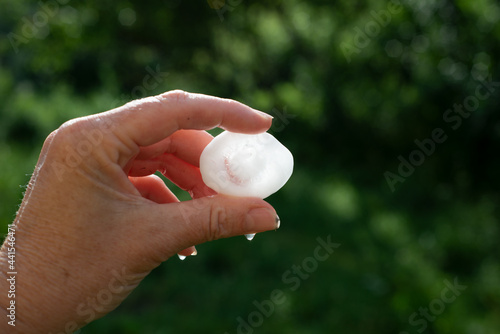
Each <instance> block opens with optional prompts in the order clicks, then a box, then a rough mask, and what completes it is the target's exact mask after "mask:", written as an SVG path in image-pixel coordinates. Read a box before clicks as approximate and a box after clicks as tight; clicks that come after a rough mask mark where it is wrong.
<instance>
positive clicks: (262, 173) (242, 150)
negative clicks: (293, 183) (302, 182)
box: [200, 131, 293, 198]
mask: <svg viewBox="0 0 500 334" xmlns="http://www.w3.org/2000/svg"><path fill="white" fill-rule="evenodd" d="M200 171H201V176H202V178H203V182H205V184H206V185H207V186H209V187H210V188H212V189H213V190H215V191H216V192H218V193H219V194H225V195H232V196H242V197H246V196H248V197H259V198H266V197H268V196H269V195H271V194H274V193H275V192H277V191H278V190H279V189H280V188H281V187H283V186H284V185H285V183H286V181H288V179H289V178H290V176H291V175H292V171H293V156H292V153H290V151H289V150H288V149H287V148H286V147H285V146H283V144H281V143H280V142H279V141H278V140H277V139H276V138H274V137H273V136H272V135H271V134H269V133H267V132H264V133H259V134H256V135H247V134H241V133H234V132H229V131H224V132H223V133H221V134H220V135H218V136H217V137H215V138H214V139H213V140H212V141H211V142H210V144H208V145H207V147H205V150H204V151H203V152H202V154H201V156H200Z"/></svg>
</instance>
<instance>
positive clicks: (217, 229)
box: [207, 204, 228, 240]
mask: <svg viewBox="0 0 500 334" xmlns="http://www.w3.org/2000/svg"><path fill="white" fill-rule="evenodd" d="M207 233H208V235H207V237H208V239H209V240H217V239H220V238H223V237H225V236H226V235H227V234H228V219H227V211H226V209H225V208H224V207H221V206H219V205H217V204H212V206H211V207H210V217H209V224H208V228H207Z"/></svg>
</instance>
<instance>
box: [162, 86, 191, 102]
mask: <svg viewBox="0 0 500 334" xmlns="http://www.w3.org/2000/svg"><path fill="white" fill-rule="evenodd" d="M160 99H161V100H168V101H171V102H175V103H183V102H185V101H186V100H187V99H189V93H188V92H185V91H183V90H180V89H176V90H172V91H170V92H166V93H163V94H161V95H160Z"/></svg>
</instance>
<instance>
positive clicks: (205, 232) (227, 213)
mask: <svg viewBox="0 0 500 334" xmlns="http://www.w3.org/2000/svg"><path fill="white" fill-rule="evenodd" d="M143 217H147V219H146V221H148V223H149V224H144V220H143V224H142V227H143V228H144V227H145V225H150V224H152V225H153V226H149V227H147V229H149V230H150V231H151V230H152V231H155V233H153V234H151V233H148V234H149V237H148V244H149V245H150V246H152V244H151V242H153V247H148V248H149V249H150V250H152V249H154V250H155V252H156V251H158V252H159V253H158V254H155V255H156V256H159V257H160V259H161V260H163V261H164V260H166V259H167V258H168V257H170V256H172V255H174V254H176V253H177V252H179V251H181V250H183V249H185V248H186V247H189V246H192V245H198V244H201V243H204V242H206V241H211V240H216V239H221V238H228V237H232V236H237V235H243V234H250V233H259V232H264V231H269V230H276V229H277V228H278V227H279V218H278V216H277V214H276V211H275V210H274V209H273V207H272V206H271V205H270V204H269V203H267V202H265V201H264V200H261V199H259V198H254V197H246V198H241V197H232V196H225V195H216V196H211V197H203V198H198V199H195V200H191V201H185V202H180V203H168V204H155V208H154V210H151V208H150V207H148V208H145V211H144V216H143ZM152 239H153V240H152ZM155 255H153V256H155Z"/></svg>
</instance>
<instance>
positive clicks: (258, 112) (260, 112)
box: [254, 109, 274, 119]
mask: <svg viewBox="0 0 500 334" xmlns="http://www.w3.org/2000/svg"><path fill="white" fill-rule="evenodd" d="M254 111H255V112H256V113H257V114H259V115H261V116H263V117H264V118H265V119H273V118H274V117H273V116H271V115H269V114H266V113H265V112H263V111H260V110H257V109H254Z"/></svg>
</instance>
